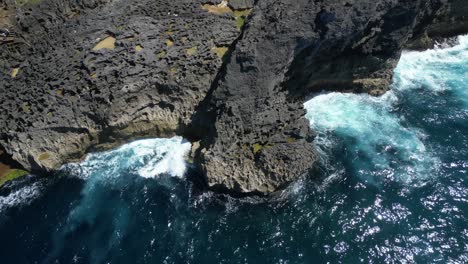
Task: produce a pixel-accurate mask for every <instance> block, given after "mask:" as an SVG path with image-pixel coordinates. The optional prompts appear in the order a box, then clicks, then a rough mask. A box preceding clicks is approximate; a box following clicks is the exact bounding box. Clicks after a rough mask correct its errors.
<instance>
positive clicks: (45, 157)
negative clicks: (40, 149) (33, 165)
mask: <svg viewBox="0 0 468 264" xmlns="http://www.w3.org/2000/svg"><path fill="white" fill-rule="evenodd" d="M49 158H50V154H49V153H47V152H44V153H41V155H39V161H43V160H46V159H49Z"/></svg>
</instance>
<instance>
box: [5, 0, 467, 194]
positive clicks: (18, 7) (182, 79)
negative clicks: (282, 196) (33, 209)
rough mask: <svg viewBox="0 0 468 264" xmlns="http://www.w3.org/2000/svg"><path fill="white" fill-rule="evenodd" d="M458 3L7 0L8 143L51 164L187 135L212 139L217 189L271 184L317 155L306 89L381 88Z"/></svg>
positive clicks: (17, 152) (249, 189)
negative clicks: (405, 52)
mask: <svg viewBox="0 0 468 264" xmlns="http://www.w3.org/2000/svg"><path fill="white" fill-rule="evenodd" d="M453 1H458V0H453ZM448 6H449V5H447V4H446V1H445V0H427V1H422V0H416V1H408V0H375V1H367V0H347V1H342V0H332V1H319V0H315V1H314V0H298V1H289V0H258V1H255V2H254V1H253V0H229V1H226V0H223V1H222V0H214V1H203V0H177V1H170V0H140V1H126V0H48V1H45V0H44V1H40V0H22V1H15V0H7V1H6V4H5V6H4V8H3V9H2V11H1V13H0V28H3V29H8V30H7V31H5V30H4V31H2V32H3V33H2V34H3V36H0V45H1V48H2V52H1V54H0V100H1V101H2V104H1V107H0V145H1V146H2V147H3V149H4V150H5V151H6V153H8V154H10V155H11V156H12V158H13V159H14V160H16V161H17V162H19V163H20V164H21V165H22V166H24V167H25V168H26V169H28V170H32V171H38V172H40V171H47V170H54V169H56V168H57V167H58V166H60V165H61V164H63V163H64V162H67V161H70V160H72V159H75V158H80V157H81V156H82V155H83V154H84V153H86V152H87V151H89V150H90V149H92V148H96V147H97V146H103V144H107V146H105V147H109V146H112V145H115V144H117V143H119V142H121V141H125V140H129V139H130V138H134V137H141V136H169V135H173V134H180V135H183V136H186V137H188V138H189V139H191V140H193V141H198V140H201V145H200V148H198V150H197V151H196V154H195V156H196V157H195V162H196V163H197V165H198V166H199V167H200V169H201V170H202V171H203V172H204V175H205V180H206V182H207V184H208V185H209V186H210V187H211V188H215V189H219V190H224V191H232V192H237V193H262V194H264V193H270V192H273V191H275V190H277V189H279V188H281V187H282V186H284V185H286V184H288V183H289V182H291V181H293V180H294V179H296V178H297V177H299V176H300V175H303V174H305V173H307V171H308V170H309V169H310V168H311V167H312V166H313V164H314V162H315V160H316V154H315V151H314V147H313V144H312V141H313V131H311V130H310V128H309V125H308V123H307V121H306V120H305V119H304V114H305V110H304V109H303V106H302V103H303V102H304V97H305V96H306V95H307V94H310V93H311V92H317V91H320V90H324V89H325V90H340V91H354V92H368V93H370V94H374V95H379V94H382V93H383V92H385V91H386V90H387V89H388V86H389V83H390V80H391V77H392V70H393V68H394V66H395V64H396V62H397V61H398V59H399V56H400V52H401V50H402V49H403V47H404V46H405V45H406V44H407V43H408V42H409V41H410V40H411V41H414V39H416V37H418V36H421V35H422V34H423V33H425V32H427V31H426V29H427V28H428V26H429V25H431V23H432V22H433V20H434V18H436V17H438V16H439V17H443V16H442V15H441V14H445V17H447V16H450V15H446V14H447V11H446V10H449V9H448ZM249 14H250V15H249ZM247 16H248V18H247ZM441 19H442V18H441ZM440 21H442V20H440ZM245 22H246V23H245ZM244 23H245V24H244ZM11 32H15V34H10V33H11ZM0 33H1V32H0Z"/></svg>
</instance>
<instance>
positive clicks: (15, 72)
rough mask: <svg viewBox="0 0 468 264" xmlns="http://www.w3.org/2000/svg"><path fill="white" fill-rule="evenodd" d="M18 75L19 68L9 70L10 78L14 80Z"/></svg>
mask: <svg viewBox="0 0 468 264" xmlns="http://www.w3.org/2000/svg"><path fill="white" fill-rule="evenodd" d="M18 73H19V68H13V69H11V72H10V75H11V77H12V78H16V75H18Z"/></svg>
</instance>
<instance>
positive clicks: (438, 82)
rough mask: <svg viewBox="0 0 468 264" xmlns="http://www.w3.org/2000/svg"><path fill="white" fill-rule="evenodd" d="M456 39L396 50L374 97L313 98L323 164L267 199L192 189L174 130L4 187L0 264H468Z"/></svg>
mask: <svg viewBox="0 0 468 264" xmlns="http://www.w3.org/2000/svg"><path fill="white" fill-rule="evenodd" d="M459 42H460V43H459V44H458V45H456V46H454V47H440V48H437V49H434V50H428V51H425V52H407V53H404V54H403V56H402V58H401V61H400V63H399V64H398V67H397V68H396V69H395V78H394V84H393V87H392V90H391V91H389V92H388V93H386V94H385V95H383V96H381V97H378V98H375V97H370V96H368V95H355V94H341V93H326V94H325V93H324V94H318V95H314V96H313V97H312V99H310V100H309V101H308V102H306V103H305V104H304V106H305V108H306V109H307V111H308V114H307V118H308V119H309V120H310V123H311V126H312V127H313V128H314V130H315V131H317V134H318V136H317V139H316V141H315V144H316V145H317V148H318V149H319V151H320V156H321V161H320V165H319V166H318V168H317V170H316V172H315V176H313V175H308V176H306V177H304V178H303V179H301V180H299V181H297V182H296V183H294V184H292V185H291V186H290V187H289V188H287V189H286V190H284V191H282V192H280V193H278V194H276V195H275V196H274V197H271V198H270V199H259V198H254V197H250V198H243V199H235V198H231V197H229V196H225V195H217V194H214V193H211V192H200V191H199V190H197V188H195V187H194V186H193V184H192V182H191V181H190V180H189V179H187V178H189V177H190V176H194V175H193V174H194V171H193V170H192V169H191V167H190V165H189V164H187V163H186V162H185V161H184V155H185V154H186V153H187V152H188V151H189V150H190V143H188V142H186V141H184V140H183V139H182V138H179V137H175V138H171V139H145V140H140V141H136V142H133V143H130V144H127V145H124V146H122V147H120V148H118V149H115V150H112V151H108V152H104V153H95V154H92V155H89V156H88V157H87V159H86V160H85V161H83V162H81V163H79V164H69V165H67V166H64V168H63V170H62V171H61V172H60V175H55V177H49V178H40V177H35V176H29V177H26V178H22V179H20V180H18V181H15V182H12V183H10V184H8V185H7V186H5V187H4V188H2V189H0V263H2V264H9V263H12V264H13V263H15V264H16V263H18V264H20V263H28V264H29V263H327V262H328V263H360V262H364V263H468V245H467V241H468V222H467V220H468V215H467V214H468V207H467V200H468V183H467V180H468V177H467V170H468V148H467V147H468V36H463V37H459ZM317 175H319V176H320V177H316V176H317ZM195 176H196V175H195ZM317 178H319V179H317Z"/></svg>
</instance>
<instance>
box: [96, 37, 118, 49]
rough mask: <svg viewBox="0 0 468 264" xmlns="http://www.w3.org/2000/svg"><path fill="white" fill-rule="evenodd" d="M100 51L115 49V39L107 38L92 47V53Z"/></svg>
mask: <svg viewBox="0 0 468 264" xmlns="http://www.w3.org/2000/svg"><path fill="white" fill-rule="evenodd" d="M102 49H115V38H114V37H107V38H105V39H103V40H101V41H100V42H99V43H98V44H97V45H96V46H94V48H93V51H96V50H102Z"/></svg>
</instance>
